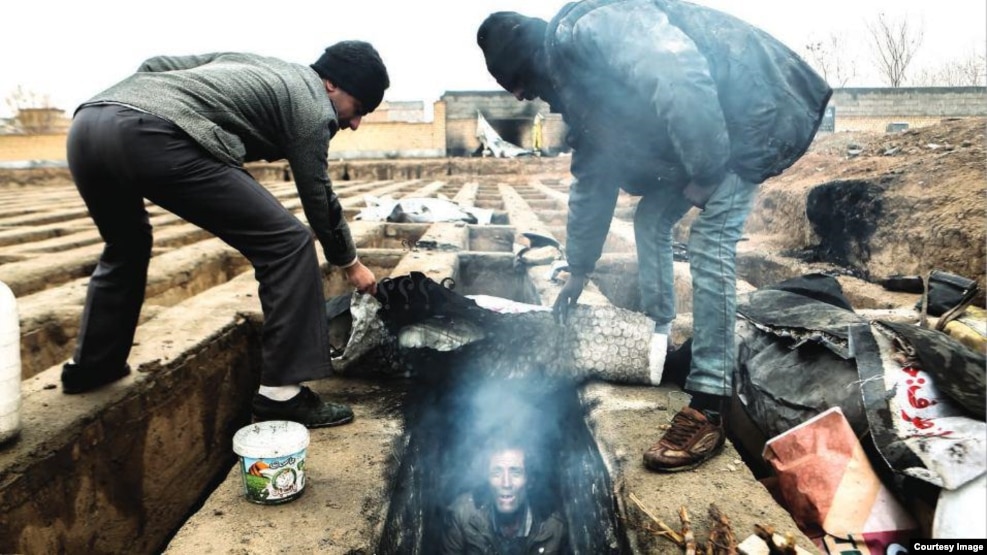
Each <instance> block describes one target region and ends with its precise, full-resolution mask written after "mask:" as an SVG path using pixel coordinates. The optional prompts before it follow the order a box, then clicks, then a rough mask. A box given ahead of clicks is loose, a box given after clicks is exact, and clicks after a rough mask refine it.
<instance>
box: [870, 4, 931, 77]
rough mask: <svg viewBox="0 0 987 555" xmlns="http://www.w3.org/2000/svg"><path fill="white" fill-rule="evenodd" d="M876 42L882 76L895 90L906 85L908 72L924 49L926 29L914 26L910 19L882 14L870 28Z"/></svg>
mask: <svg viewBox="0 0 987 555" xmlns="http://www.w3.org/2000/svg"><path fill="white" fill-rule="evenodd" d="M867 29H868V30H869V31H870V34H871V38H872V39H873V46H874V57H875V60H876V62H877V67H878V70H879V71H880V72H881V76H882V77H883V78H884V80H885V81H886V82H887V84H888V85H889V86H891V87H895V88H897V87H900V86H902V85H903V84H904V82H905V72H906V71H907V70H908V65H909V64H910V63H911V62H912V58H914V57H915V53H916V52H918V49H919V47H920V46H921V45H922V36H923V34H924V33H923V29H922V25H921V24H920V25H918V26H917V27H916V26H913V25H910V24H909V21H908V19H907V18H904V19H901V20H900V21H894V20H891V19H889V18H888V17H887V16H886V15H885V14H883V13H882V14H880V15H878V16H877V19H876V20H875V21H873V22H870V23H868V24H867Z"/></svg>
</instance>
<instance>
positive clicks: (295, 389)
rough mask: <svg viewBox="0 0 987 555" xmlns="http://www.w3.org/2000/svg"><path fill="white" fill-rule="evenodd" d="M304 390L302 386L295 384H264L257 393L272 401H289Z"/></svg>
mask: <svg viewBox="0 0 987 555" xmlns="http://www.w3.org/2000/svg"><path fill="white" fill-rule="evenodd" d="M301 392H302V386H300V385H298V384H295V385H262V386H260V389H258V390H257V393H260V394H261V395H263V396H264V397H267V398H268V399H270V400H272V401H287V400H288V399H291V398H292V397H294V396H295V395H298V394H299V393H301Z"/></svg>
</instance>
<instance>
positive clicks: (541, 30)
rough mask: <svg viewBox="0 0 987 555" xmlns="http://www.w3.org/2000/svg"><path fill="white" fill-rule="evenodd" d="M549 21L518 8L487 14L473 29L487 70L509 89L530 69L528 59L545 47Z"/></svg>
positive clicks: (525, 75) (501, 84) (529, 60)
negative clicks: (477, 26) (517, 9)
mask: <svg viewBox="0 0 987 555" xmlns="http://www.w3.org/2000/svg"><path fill="white" fill-rule="evenodd" d="M547 27H548V22H547V21H545V20H544V19H539V18H537V17H528V16H525V15H521V14H519V13H517V12H496V13H492V14H490V15H489V16H488V17H487V18H486V19H485V20H484V21H483V23H482V24H480V29H479V30H478V31H477V33H476V43H477V44H478V45H479V46H480V50H482V51H483V56H484V58H486V61H487V71H489V72H490V75H493V77H494V79H496V80H497V82H498V83H500V86H502V87H504V88H505V89H506V90H508V91H513V89H514V87H515V86H516V85H517V83H518V81H519V80H522V79H524V78H525V77H527V76H528V75H527V73H528V72H529V71H531V68H532V65H531V60H532V59H533V57H534V56H535V55H536V54H537V53H538V51H539V50H541V49H542V48H544V43H545V30H546V28H547Z"/></svg>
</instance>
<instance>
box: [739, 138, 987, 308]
mask: <svg viewBox="0 0 987 555" xmlns="http://www.w3.org/2000/svg"><path fill="white" fill-rule="evenodd" d="M985 123H987V120H985V119H983V118H969V119H955V120H946V121H943V122H942V123H941V124H939V125H934V126H930V127H924V128H917V129H909V130H906V131H903V132H899V133H835V134H827V135H820V136H819V137H818V138H817V140H816V141H815V143H813V145H812V146H811V147H810V149H809V151H808V152H807V153H806V154H805V155H804V156H803V157H802V158H801V159H800V160H799V161H798V162H797V163H796V164H795V165H793V166H792V167H791V168H789V169H788V170H787V171H786V172H784V173H783V174H781V175H780V176H778V177H775V178H773V179H770V180H768V181H767V182H766V183H764V185H762V190H761V192H760V194H759V197H758V200H757V202H756V205H755V207H754V210H753V212H752V214H751V217H750V219H749V220H748V225H747V230H748V233H749V235H750V237H751V238H752V240H754V241H757V242H760V243H762V244H764V245H765V247H767V248H770V247H772V246H773V247H775V248H776V249H778V250H780V251H781V252H782V253H786V254H789V255H794V256H801V257H803V258H808V259H815V260H816V261H822V262H830V263H833V264H836V265H837V266H840V267H841V268H842V269H843V270H845V271H846V273H849V274H853V275H856V276H858V277H861V278H863V279H865V280H866V281H871V282H879V281H880V280H881V279H884V278H887V277H889V276H891V275H895V274H903V275H914V274H924V273H926V272H928V271H929V270H933V269H938V270H945V271H949V272H953V273H956V274H958V275H962V276H964V277H967V278H970V279H977V280H978V282H979V284H980V287H981V289H983V288H984V285H985V282H984V268H985V257H984V249H985V242H984V238H985V236H987V235H985V228H987V218H985V217H984V215H985V214H984V207H985V204H984V201H985V192H987V175H985V160H987V158H985V149H984V136H985V135H984V134H985ZM827 183H828V184H832V185H831V187H829V188H828V190H825V191H818V190H817V191H815V193H816V194H815V195H814V194H813V192H811V190H812V189H814V188H817V187H819V186H820V185H822V184H827ZM820 189H822V188H820ZM821 192H825V193H828V194H819V193H821ZM807 209H808V213H809V218H806V217H804V215H805V214H806V212H807ZM814 213H815V214H817V215H818V216H817V221H815V222H813V221H811V220H812V219H813V214H814ZM800 215H803V216H802V217H799V216H800ZM793 225H794V227H793ZM807 246H809V247H815V248H807Z"/></svg>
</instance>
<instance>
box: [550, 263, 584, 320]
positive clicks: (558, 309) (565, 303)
mask: <svg viewBox="0 0 987 555" xmlns="http://www.w3.org/2000/svg"><path fill="white" fill-rule="evenodd" d="M583 287H586V276H580V275H576V274H571V275H570V276H569V279H567V280H566V282H565V285H563V286H562V290H561V291H559V296H558V297H556V298H555V304H554V305H553V306H552V314H553V315H554V316H555V321H556V322H558V323H560V324H565V323H566V319H567V318H568V317H569V308H570V307H574V306H576V301H578V300H579V295H581V294H582V293H583Z"/></svg>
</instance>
